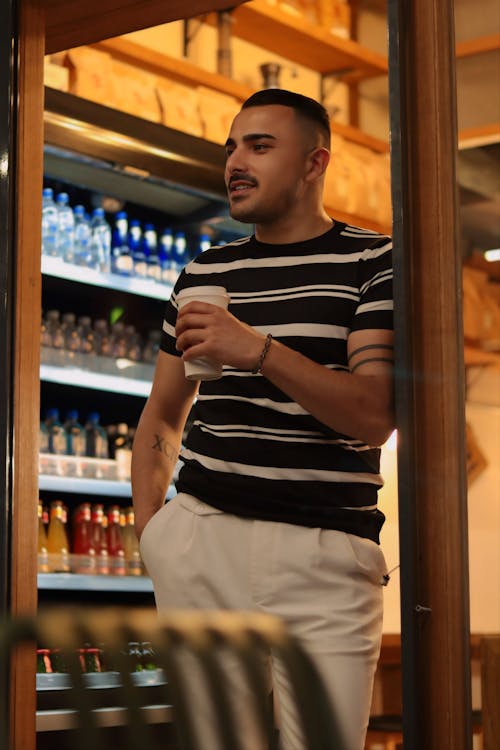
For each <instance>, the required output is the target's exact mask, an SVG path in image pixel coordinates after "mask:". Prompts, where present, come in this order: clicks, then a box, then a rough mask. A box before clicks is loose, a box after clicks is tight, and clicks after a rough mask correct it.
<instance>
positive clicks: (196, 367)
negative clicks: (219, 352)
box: [177, 286, 229, 380]
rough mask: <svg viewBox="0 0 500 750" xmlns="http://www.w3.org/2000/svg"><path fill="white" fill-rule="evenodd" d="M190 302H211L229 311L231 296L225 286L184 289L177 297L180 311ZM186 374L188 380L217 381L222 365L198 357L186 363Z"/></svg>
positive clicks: (220, 374)
mask: <svg viewBox="0 0 500 750" xmlns="http://www.w3.org/2000/svg"><path fill="white" fill-rule="evenodd" d="M189 302H209V303H210V304H211V305H217V306H218V307H223V308H224V309H225V310H227V306H228V304H229V295H228V293H227V290H226V289H224V287H223V286H193V287H189V289H182V290H181V291H180V292H179V294H178V295H177V306H178V308H179V310H182V308H183V307H184V305H187V304H188V303H189ZM184 374H185V375H186V378H187V379H188V380H217V379H218V378H220V377H222V364H219V363H218V362H213V361H212V360H211V359H209V358H208V357H198V358H197V359H192V360H190V361H189V362H186V361H185V362H184Z"/></svg>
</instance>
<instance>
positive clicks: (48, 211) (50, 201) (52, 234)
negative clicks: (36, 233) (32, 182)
mask: <svg viewBox="0 0 500 750" xmlns="http://www.w3.org/2000/svg"><path fill="white" fill-rule="evenodd" d="M57 224H58V215H57V206H56V204H55V203H54V192H53V190H52V188H44V190H43V193H42V253H43V254H44V255H51V256H57Z"/></svg>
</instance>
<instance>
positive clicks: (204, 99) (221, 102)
mask: <svg viewBox="0 0 500 750" xmlns="http://www.w3.org/2000/svg"><path fill="white" fill-rule="evenodd" d="M197 92H198V102H199V112H200V117H201V121H202V126H203V137H204V138H206V139H207V140H208V141H213V142H214V143H220V144H224V143H225V142H226V140H227V136H228V133H229V130H230V129H231V124H232V122H233V120H234V118H235V117H236V115H237V114H238V112H239V111H240V108H241V104H240V102H239V101H238V100H237V99H235V98H234V96H229V95H228V94H222V93H220V92H218V91H214V90H213V89H209V88H206V87H205V86H198V88H197Z"/></svg>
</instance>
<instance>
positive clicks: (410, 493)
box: [388, 0, 472, 750]
mask: <svg viewBox="0 0 500 750" xmlns="http://www.w3.org/2000/svg"><path fill="white" fill-rule="evenodd" d="M388 20H389V52H390V63H389V83H390V110H391V170H392V197H393V213H394V222H393V235H394V245H395V258H394V272H395V335H396V411H397V421H398V428H399V432H400V440H399V446H398V486H399V490H398V491H399V525H400V528H399V536H400V538H399V544H400V562H401V575H400V585H401V634H402V668H403V686H402V693H403V730H404V747H405V750H419V749H420V748H425V750H442V749H443V748H453V750H470V749H471V747H472V731H471V711H472V705H471V678H470V654H469V643H470V624H469V588H468V575H469V571H468V543H467V535H468V525H467V496H466V488H467V482H466V461H465V382H464V378H465V368H464V357H463V327H462V325H463V324H462V307H461V287H462V258H461V253H460V242H459V233H458V191H457V181H456V174H455V159H456V153H457V117H456V81H455V52H454V50H455V43H454V17H453V0H419V3H418V9H417V3H406V2H403V0H389V5H388Z"/></svg>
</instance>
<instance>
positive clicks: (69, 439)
mask: <svg viewBox="0 0 500 750" xmlns="http://www.w3.org/2000/svg"><path fill="white" fill-rule="evenodd" d="M64 429H65V431H66V446H67V448H66V453H67V454H68V456H84V455H85V450H86V440H85V430H84V429H83V427H82V425H81V424H80V423H79V421H78V411H77V410H76V409H70V411H68V413H67V414H66V421H65V423H64Z"/></svg>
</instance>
